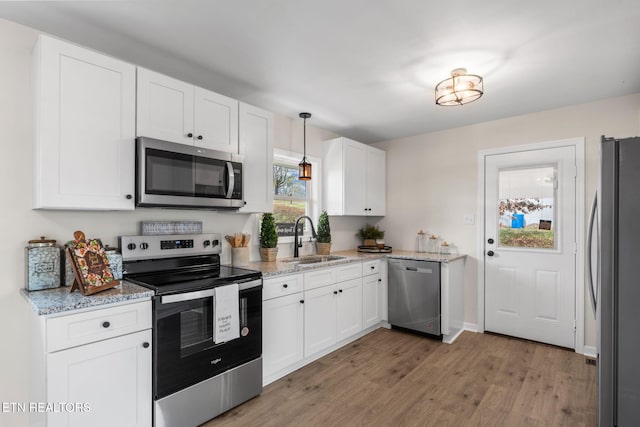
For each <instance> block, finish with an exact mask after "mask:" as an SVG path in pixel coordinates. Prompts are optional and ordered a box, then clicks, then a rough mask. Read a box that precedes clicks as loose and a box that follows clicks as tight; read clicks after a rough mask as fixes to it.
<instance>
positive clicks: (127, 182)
mask: <svg viewBox="0 0 640 427" xmlns="http://www.w3.org/2000/svg"><path fill="white" fill-rule="evenodd" d="M33 67H34V70H33V76H34V79H35V81H34V89H35V94H36V101H35V108H36V117H37V119H36V123H37V129H36V143H35V147H34V149H35V165H34V171H35V178H34V208H50V209H110V210H128V209H133V208H134V199H133V194H134V141H135V67H134V66H133V65H131V64H127V63H125V62H122V61H120V60H117V59H114V58H111V57H109V56H106V55H102V54H100V53H97V52H94V51H92V50H88V49H84V48H81V47H79V46H76V45H73V44H70V43H66V42H63V41H60V40H56V39H53V38H50V37H46V36H41V37H40V40H39V42H38V44H37V45H36V48H35V50H34V58H33ZM96 172H99V173H96Z"/></svg>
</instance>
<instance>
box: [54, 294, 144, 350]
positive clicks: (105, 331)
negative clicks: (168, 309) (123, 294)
mask: <svg viewBox="0 0 640 427" xmlns="http://www.w3.org/2000/svg"><path fill="white" fill-rule="evenodd" d="M150 328H151V301H145V302H140V303H134V304H126V305H120V306H117V307H111V308H103V309H98V310H93V311H86V312H83V313H78V314H70V315H68V316H60V317H53V318H50V319H47V352H49V353H51V352H54V351H58V350H63V349H65V348H71V347H75V346H78V345H83V344H87V343H90V342H95V341H100V340H103V339H107V338H113V337H117V336H120V335H125V334H129V333H132V332H137V331H141V330H144V329H150Z"/></svg>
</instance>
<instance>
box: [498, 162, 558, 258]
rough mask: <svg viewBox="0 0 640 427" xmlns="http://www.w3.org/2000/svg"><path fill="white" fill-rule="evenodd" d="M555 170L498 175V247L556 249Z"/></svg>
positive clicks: (521, 170)
mask: <svg viewBox="0 0 640 427" xmlns="http://www.w3.org/2000/svg"><path fill="white" fill-rule="evenodd" d="M556 175H557V167H556V166H541V167H532V168H518V169H500V170H499V171H498V218H497V220H498V228H499V230H500V232H499V235H498V245H499V246H501V247H512V248H529V249H555V248H556V227H557V222H556V221H555V205H556V189H557V184H556V182H557V179H556Z"/></svg>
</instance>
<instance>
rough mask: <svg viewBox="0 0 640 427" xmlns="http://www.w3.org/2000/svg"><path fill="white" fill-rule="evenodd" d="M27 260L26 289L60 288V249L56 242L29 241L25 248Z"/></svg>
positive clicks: (48, 240)
mask: <svg viewBox="0 0 640 427" xmlns="http://www.w3.org/2000/svg"><path fill="white" fill-rule="evenodd" d="M25 259H26V275H25V276H26V278H25V279H26V280H25V281H26V286H25V287H26V289H27V290H28V291H39V290H42V289H51V288H57V287H59V286H60V268H61V260H60V248H59V247H58V246H57V245H56V241H55V240H50V239H45V237H44V236H42V237H40V239H35V240H29V245H28V246H27V247H26V248H25Z"/></svg>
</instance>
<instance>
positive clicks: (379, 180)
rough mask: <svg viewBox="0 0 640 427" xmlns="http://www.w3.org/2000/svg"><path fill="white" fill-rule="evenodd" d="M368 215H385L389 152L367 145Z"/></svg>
mask: <svg viewBox="0 0 640 427" xmlns="http://www.w3.org/2000/svg"><path fill="white" fill-rule="evenodd" d="M366 151H367V190H366V193H367V209H369V210H368V215H372V216H384V215H385V213H386V207H387V153H385V152H384V151H383V150H378V149H377V148H373V147H369V146H367V150H366Z"/></svg>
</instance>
